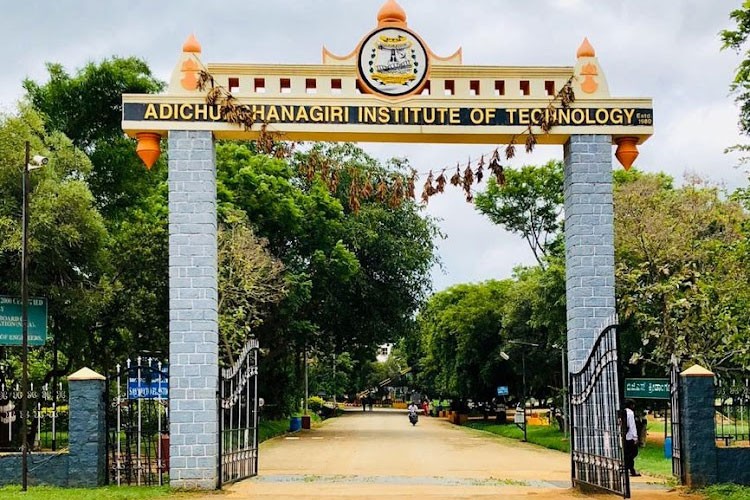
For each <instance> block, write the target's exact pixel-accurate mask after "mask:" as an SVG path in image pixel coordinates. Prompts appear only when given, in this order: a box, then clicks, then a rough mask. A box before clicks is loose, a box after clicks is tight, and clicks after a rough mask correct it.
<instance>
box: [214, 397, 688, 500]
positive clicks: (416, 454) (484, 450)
mask: <svg viewBox="0 0 750 500" xmlns="http://www.w3.org/2000/svg"><path fill="white" fill-rule="evenodd" d="M259 468H260V474H259V476H258V477H256V478H253V479H250V480H246V481H242V482H239V483H237V484H234V485H231V486H228V487H225V490H226V496H224V495H222V497H221V498H231V499H235V498H255V497H263V498H274V499H276V498H279V499H280V498H382V497H387V498H484V497H498V496H500V497H502V498H504V499H505V498H534V499H573V498H578V499H580V498H582V496H583V495H582V494H581V493H579V492H576V491H573V490H571V489H570V472H569V471H570V469H569V468H570V458H569V455H568V454H566V453H560V452H556V451H552V450H547V449H544V448H541V447H537V446H534V445H529V444H525V443H520V442H518V441H515V440H510V439H506V438H502V437H499V436H494V435H490V434H488V433H484V432H479V431H475V430H472V429H468V428H465V427H459V426H455V425H452V424H449V423H448V422H447V421H446V420H443V419H436V418H429V417H420V420H419V423H418V424H417V425H416V426H415V427H412V426H411V425H410V424H409V421H408V418H407V415H406V413H405V412H398V411H387V410H381V411H378V410H376V411H373V412H362V411H361V410H357V411H350V412H347V413H346V414H345V415H344V416H342V417H340V418H335V419H330V420H328V421H326V422H324V423H323V424H322V425H320V426H319V427H317V428H314V429H312V430H309V431H301V432H298V433H296V434H294V435H289V436H284V437H280V438H276V439H273V440H270V441H267V442H265V443H263V444H262V445H261V448H260V464H259ZM637 481H638V482H637V483H635V484H634V490H633V498H636V499H638V498H643V499H646V498H648V499H651V498H675V497H676V496H677V495H676V494H674V493H669V492H668V491H667V488H666V487H664V486H662V485H655V484H652V483H653V480H651V481H649V479H648V478H639V479H638V480H637ZM213 498H214V499H216V498H217V497H216V496H213ZM592 498H596V497H592ZM602 498H610V499H612V498H616V497H613V496H605V497H602ZM683 498H685V497H683Z"/></svg>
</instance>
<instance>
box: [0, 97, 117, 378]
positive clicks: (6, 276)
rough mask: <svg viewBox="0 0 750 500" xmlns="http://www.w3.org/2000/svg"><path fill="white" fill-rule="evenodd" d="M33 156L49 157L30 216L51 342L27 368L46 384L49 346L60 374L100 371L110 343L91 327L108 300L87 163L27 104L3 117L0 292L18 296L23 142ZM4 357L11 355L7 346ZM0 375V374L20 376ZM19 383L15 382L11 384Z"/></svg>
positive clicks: (100, 227) (35, 289) (37, 284)
mask: <svg viewBox="0 0 750 500" xmlns="http://www.w3.org/2000/svg"><path fill="white" fill-rule="evenodd" d="M26 141H29V142H30V143H31V149H32V151H34V152H35V153H36V154H41V155H44V156H47V157H49V159H50V161H49V164H48V165H47V166H45V168H42V169H39V170H37V171H35V172H33V175H32V176H31V200H30V205H31V207H30V210H31V217H30V219H29V245H28V249H29V258H30V262H31V264H30V267H29V292H30V295H31V296H39V297H46V298H47V299H48V314H49V322H48V326H49V337H50V339H49V341H48V344H47V345H45V346H44V347H40V348H36V349H34V351H35V355H34V356H32V359H33V360H37V362H38V363H39V366H40V367H42V368H41V369H39V370H37V369H32V373H35V374H38V375H39V376H40V377H41V379H37V380H34V381H35V382H36V383H44V382H48V381H49V380H50V379H51V377H52V376H53V375H55V373H54V372H53V371H52V368H53V366H54V363H53V362H52V357H53V349H54V348H55V347H56V348H58V349H60V350H61V351H62V353H63V356H62V359H61V360H60V361H61V365H62V368H61V369H59V370H58V373H57V374H58V375H62V374H65V373H69V369H70V368H71V367H72V363H73V362H74V361H75V363H76V364H80V366H84V365H89V366H101V364H102V360H103V358H104V357H106V353H107V350H108V347H109V345H108V344H107V343H106V342H101V340H102V339H101V338H99V337H98V335H97V334H96V332H92V329H91V326H92V325H94V324H96V321H97V319H98V318H99V317H100V313H101V311H103V310H105V309H106V308H107V307H108V305H109V304H110V303H111V301H112V298H113V289H112V287H111V286H110V285H109V283H108V282H107V280H106V279H104V278H103V273H104V269H105V268H106V265H107V262H106V253H105V248H106V242H107V239H108V233H107V230H106V227H105V224H104V221H103V219H102V217H101V216H100V214H99V212H98V211H97V210H96V208H95V206H94V197H93V195H92V194H91V191H90V190H89V188H88V186H87V185H86V183H85V181H84V180H82V179H83V178H85V176H86V175H87V173H88V172H89V171H90V169H91V164H90V162H89V161H88V158H87V157H86V155H85V154H83V152H81V151H80V150H78V149H76V148H75V147H74V146H73V145H72V144H71V142H70V140H69V139H68V138H67V137H65V136H64V135H63V134H62V133H60V132H47V131H46V130H45V126H44V120H43V118H42V117H41V116H40V115H39V114H38V113H37V112H35V111H34V110H33V109H31V108H30V107H28V106H22V107H21V108H20V109H19V110H18V112H17V113H16V114H13V115H6V116H3V117H0V200H2V201H1V202H0V293H2V294H7V295H20V292H19V290H20V283H19V275H18V273H19V269H20V258H21V231H22V229H21V205H22V189H21V178H22V168H23V162H24V149H25V147H24V146H25V142H26ZM4 350H5V351H6V356H4V358H5V357H10V358H11V360H12V358H14V357H15V356H14V355H11V356H7V355H8V354H11V353H14V349H13V348H4ZM19 375H20V374H19V373H16V374H15V375H13V374H10V373H7V372H6V373H4V374H3V375H2V376H3V377H6V378H7V377H17V376H19ZM16 380H17V379H16Z"/></svg>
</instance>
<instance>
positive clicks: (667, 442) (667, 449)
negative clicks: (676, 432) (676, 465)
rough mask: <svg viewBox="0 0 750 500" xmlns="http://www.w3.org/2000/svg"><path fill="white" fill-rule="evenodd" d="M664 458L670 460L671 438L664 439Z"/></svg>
mask: <svg viewBox="0 0 750 500" xmlns="http://www.w3.org/2000/svg"><path fill="white" fill-rule="evenodd" d="M664 458H672V436H667V437H665V438H664Z"/></svg>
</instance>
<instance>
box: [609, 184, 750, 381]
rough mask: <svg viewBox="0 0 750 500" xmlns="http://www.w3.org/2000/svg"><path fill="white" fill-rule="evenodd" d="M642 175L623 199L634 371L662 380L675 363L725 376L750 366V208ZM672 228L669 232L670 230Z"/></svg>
mask: <svg viewBox="0 0 750 500" xmlns="http://www.w3.org/2000/svg"><path fill="white" fill-rule="evenodd" d="M689 181H690V182H689V183H688V184H686V185H685V186H684V187H682V188H679V189H675V188H672V187H671V183H667V182H665V179H664V177H663V176H651V175H645V174H644V175H641V176H638V177H636V178H635V179H633V180H632V181H630V182H625V183H623V184H621V185H619V186H618V187H617V189H616V190H615V248H616V262H617V268H616V281H617V290H618V303H619V309H620V311H621V318H622V319H624V320H625V329H623V333H622V337H623V339H624V344H625V347H626V349H627V350H630V351H631V352H633V356H632V357H631V363H639V365H640V366H641V369H642V373H643V371H649V370H653V371H654V372H655V373H657V374H659V375H662V374H663V373H664V371H665V370H666V367H667V366H668V362H669V360H670V358H671V356H672V355H675V356H677V358H678V359H680V360H683V361H688V360H690V361H692V362H696V363H700V364H702V365H703V366H706V367H708V368H709V369H712V370H716V371H727V370H729V371H731V370H733V369H736V368H737V367H738V366H747V363H748V352H749V348H748V340H750V331H749V330H748V328H747V326H746V325H747V324H748V320H750V315H749V314H748V312H747V311H748V308H747V306H748V304H749V303H748V299H749V298H750V295H748V290H747V282H748V274H747V272H746V269H747V267H746V265H745V263H744V262H743V256H742V254H741V253H740V252H738V249H740V248H741V247H742V243H743V235H742V227H743V224H746V221H747V216H746V215H745V213H744V212H743V210H742V207H741V206H740V205H739V204H738V203H736V202H734V201H727V200H723V199H722V198H721V196H720V193H719V192H718V190H717V189H716V188H713V187H711V186H708V185H706V184H704V183H703V182H702V181H701V180H700V179H689ZM665 228H669V230H665Z"/></svg>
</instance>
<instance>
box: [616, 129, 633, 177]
mask: <svg viewBox="0 0 750 500" xmlns="http://www.w3.org/2000/svg"><path fill="white" fill-rule="evenodd" d="M615 142H616V143H617V151H615V157H617V160H618V161H619V162H620V163H621V164H622V166H623V167H625V170H630V167H632V166H633V162H634V161H635V159H636V158H638V138H637V137H620V138H619V139H615Z"/></svg>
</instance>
